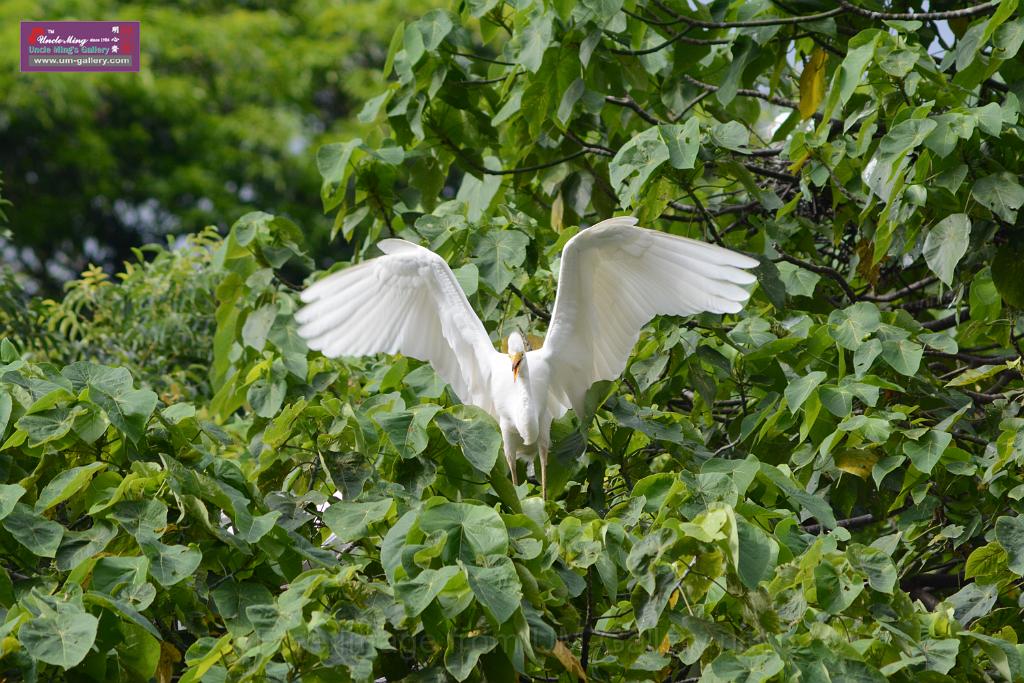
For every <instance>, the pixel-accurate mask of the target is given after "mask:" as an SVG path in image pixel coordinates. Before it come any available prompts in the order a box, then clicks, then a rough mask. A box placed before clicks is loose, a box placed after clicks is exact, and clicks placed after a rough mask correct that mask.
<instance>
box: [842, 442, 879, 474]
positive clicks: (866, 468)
mask: <svg viewBox="0 0 1024 683" xmlns="http://www.w3.org/2000/svg"><path fill="white" fill-rule="evenodd" d="M835 460H836V467H838V468H839V469H841V470H842V471H843V472H849V473H850V474H852V475H854V476H857V477H860V478H861V479H867V478H868V477H869V476H870V475H871V468H873V467H874V466H875V463H876V462H878V454H877V453H875V452H874V451H873V450H869V449H865V448H847V449H846V450H844V451H841V452H839V453H837V454H836V456H835Z"/></svg>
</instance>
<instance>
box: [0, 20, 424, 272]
mask: <svg viewBox="0 0 1024 683" xmlns="http://www.w3.org/2000/svg"><path fill="white" fill-rule="evenodd" d="M427 7H428V3H427V2H423V1H422V0H415V1H413V2H405V1H403V0H370V1H352V2H344V3H338V2H328V1H326V0H302V1H300V2H244V3H231V2H147V3H138V4H132V3H125V2H109V1H103V0H87V1H72V2H28V1H24V0H7V1H5V2H2V3H0V37H2V39H3V40H4V41H5V44H8V45H16V44H17V41H18V40H19V30H20V29H19V22H20V21H22V20H30V19H44V18H45V19H96V20H100V19H133V20H139V21H141V22H142V46H143V47H142V70H141V72H140V73H138V74H77V73H76V74H22V73H20V72H19V70H18V54H17V51H16V50H13V49H12V50H6V51H4V53H3V54H2V55H0V92H2V93H3V97H4V99H3V107H2V110H0V171H2V174H3V178H4V180H5V183H6V184H5V188H4V195H5V196H6V197H7V198H8V199H10V200H11V201H12V202H13V204H14V206H13V207H10V208H9V209H8V211H7V213H8V214H9V215H10V218H11V220H12V223H13V225H14V226H15V227H14V230H13V239H9V240H5V241H4V242H0V244H3V249H2V252H0V253H2V254H3V257H4V260H5V261H7V262H8V263H12V264H14V265H15V266H16V267H17V268H19V269H21V270H23V271H25V272H26V273H28V274H30V275H31V276H32V277H33V279H34V280H36V281H37V282H38V284H40V285H41V286H43V287H45V288H46V289H47V290H48V291H51V292H52V291H56V290H59V285H60V284H61V283H62V282H63V281H65V280H68V279H70V278H71V277H73V276H75V275H76V274H77V273H78V272H80V271H82V270H84V269H85V266H86V265H87V264H88V263H90V262H92V263H99V264H103V265H106V266H108V267H109V266H116V265H118V264H120V263H121V262H122V261H123V260H124V259H126V258H131V248H132V247H134V246H139V245H142V244H146V243H149V242H153V241H159V242H162V241H163V240H164V238H165V236H166V235H183V234H187V233H190V232H195V231H197V230H199V229H201V228H203V227H204V226H206V225H218V226H220V227H221V228H222V229H226V228H227V226H229V225H230V224H231V223H232V222H234V220H236V219H237V218H238V216H240V215H241V214H242V213H245V211H247V210H249V209H250V208H252V207H260V208H263V209H267V210H272V211H275V212H277V213H280V214H283V215H287V216H290V217H291V218H292V219H294V220H296V221H299V222H300V223H301V224H302V225H303V226H304V229H305V230H306V232H307V237H308V239H309V240H310V244H311V245H316V246H317V247H318V252H319V253H327V252H329V250H330V248H329V247H328V246H327V240H326V235H327V225H328V224H327V221H326V220H325V218H324V217H323V215H322V213H321V212H320V211H319V208H318V206H317V188H318V186H319V177H318V175H317V172H316V166H315V164H314V163H313V159H314V156H315V153H316V149H317V147H318V145H319V144H320V142H321V141H322V140H324V139H325V136H328V137H336V136H339V135H342V136H347V135H362V134H365V133H368V131H369V127H368V125H367V124H364V123H360V122H359V121H357V120H356V118H355V114H356V113H357V112H358V111H359V108H360V107H361V106H362V102H363V101H364V100H365V99H367V98H368V97H369V96H371V95H373V94H376V91H377V88H378V86H377V81H378V80H379V73H380V69H381V67H382V65H383V61H384V57H385V55H386V53H387V41H388V39H389V38H390V36H391V31H392V30H393V23H394V22H396V21H400V20H401V19H402V18H403V17H405V16H412V15H414V14H417V13H422V12H423V11H425V10H426V8H427ZM382 17H387V21H381V18H382ZM342 253H343V252H342Z"/></svg>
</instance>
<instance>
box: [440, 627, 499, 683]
mask: <svg viewBox="0 0 1024 683" xmlns="http://www.w3.org/2000/svg"><path fill="white" fill-rule="evenodd" d="M497 645H498V641H497V640H496V639H494V638H492V637H490V636H473V637H470V638H454V639H453V640H452V642H450V643H449V644H448V648H447V649H446V650H445V652H444V668H446V669H448V673H450V674H451V675H452V676H454V677H455V680H457V681H460V682H461V681H464V680H466V679H467V678H469V674H471V673H473V670H474V669H476V666H477V661H478V660H479V659H480V655H484V654H487V653H488V652H490V651H491V650H493V649H494V648H495V647H496V646H497Z"/></svg>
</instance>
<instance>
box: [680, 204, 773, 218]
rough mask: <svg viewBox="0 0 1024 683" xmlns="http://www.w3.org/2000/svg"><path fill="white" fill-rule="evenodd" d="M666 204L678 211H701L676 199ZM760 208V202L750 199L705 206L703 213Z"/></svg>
mask: <svg viewBox="0 0 1024 683" xmlns="http://www.w3.org/2000/svg"><path fill="white" fill-rule="evenodd" d="M668 205H669V206H671V207H672V208H673V209H675V210H676V211H679V212H681V213H696V214H700V213H701V210H700V209H699V208H697V207H696V206H690V205H689V204H682V203H680V202H677V201H670V202H669V203H668ZM760 208H761V203H760V202H757V201H750V202H746V203H745V204H726V205H725V206H714V207H705V209H704V212H705V213H709V214H711V215H712V216H724V215H725V214H730V213H746V212H748V211H753V210H756V209H760ZM662 218H667V219H669V220H687V221H688V220H689V219H683V218H682V217H680V216H662Z"/></svg>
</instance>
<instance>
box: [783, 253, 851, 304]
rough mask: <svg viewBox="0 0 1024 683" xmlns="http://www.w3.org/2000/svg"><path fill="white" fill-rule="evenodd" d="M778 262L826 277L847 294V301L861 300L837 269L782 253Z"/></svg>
mask: <svg viewBox="0 0 1024 683" xmlns="http://www.w3.org/2000/svg"><path fill="white" fill-rule="evenodd" d="M776 260H777V261H786V262H787V263H792V264H793V265H795V266H800V267H801V268H805V269H807V270H809V271H811V272H812V273H817V274H818V275H824V276H825V277H827V278H829V279H831V280H833V281H834V282H835V283H836V284H838V285H839V287H840V288H841V289H842V290H843V293H845V294H846V298H847V299H849V300H850V301H857V300H859V299H860V297H858V296H857V292H855V291H853V287H851V286H850V283H849V282H847V281H846V278H844V277H843V276H842V275H841V274H840V273H839V271H838V270H836V269H835V268H830V267H828V266H820V265H818V264H816V263H810V262H809V261H802V260H800V259H798V258H796V257H794V256H790V255H789V254H784V253H782V252H779V258H778V259H776Z"/></svg>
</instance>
